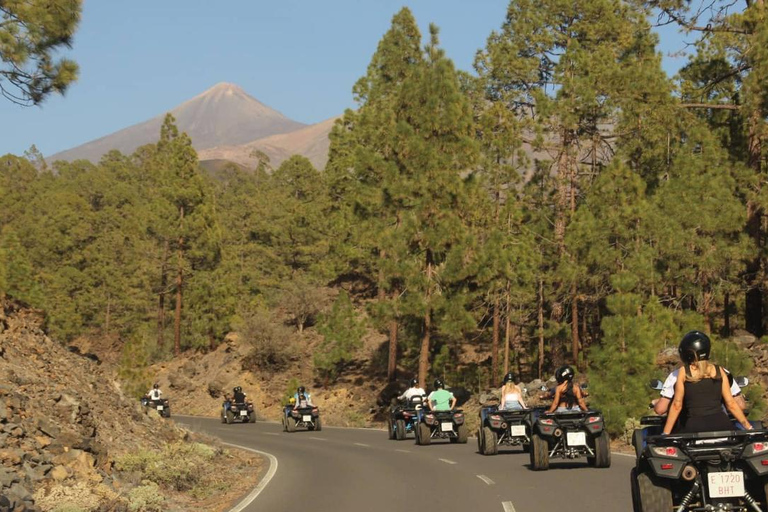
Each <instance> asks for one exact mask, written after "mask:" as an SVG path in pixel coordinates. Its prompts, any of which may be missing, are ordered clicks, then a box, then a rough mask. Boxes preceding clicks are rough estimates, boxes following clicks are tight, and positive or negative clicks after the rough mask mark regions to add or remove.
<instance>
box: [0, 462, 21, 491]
mask: <svg viewBox="0 0 768 512" xmlns="http://www.w3.org/2000/svg"><path fill="white" fill-rule="evenodd" d="M18 481H19V475H17V474H16V472H15V471H14V470H12V469H11V468H6V467H5V466H0V489H2V488H3V487H10V486H11V485H12V484H14V483H16V482H18Z"/></svg>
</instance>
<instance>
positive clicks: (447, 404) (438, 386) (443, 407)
mask: <svg viewBox="0 0 768 512" xmlns="http://www.w3.org/2000/svg"><path fill="white" fill-rule="evenodd" d="M455 405H456V397H455V396H453V393H451V392H450V391H448V390H446V389H445V384H444V383H443V381H442V380H440V379H435V390H434V391H432V392H431V393H430V394H429V397H427V406H428V407H429V410H430V411H450V410H452V409H453V408H454V406H455Z"/></svg>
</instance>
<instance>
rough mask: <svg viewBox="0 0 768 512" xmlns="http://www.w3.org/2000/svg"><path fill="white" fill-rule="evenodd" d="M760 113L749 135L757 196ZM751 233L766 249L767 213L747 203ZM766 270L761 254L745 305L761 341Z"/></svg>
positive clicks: (753, 264)
mask: <svg viewBox="0 0 768 512" xmlns="http://www.w3.org/2000/svg"><path fill="white" fill-rule="evenodd" d="M760 122H761V119H760V112H759V110H757V109H756V110H755V111H754V112H753V113H752V115H751V116H750V119H749V134H748V137H749V139H748V143H747V144H748V151H749V157H748V163H747V164H748V166H749V168H750V169H752V172H753V173H754V174H755V176H756V177H757V178H758V179H757V184H758V185H757V187H758V189H757V193H758V194H760V192H761V184H762V180H763V176H762V165H761V159H762V141H761V139H760ZM747 233H749V236H750V237H751V238H752V240H753V241H754V242H755V246H756V247H758V248H762V247H763V238H764V237H763V211H762V209H761V208H760V206H759V205H757V204H756V203H755V202H753V201H748V202H747ZM762 267H763V261H762V258H761V257H760V255H759V254H758V255H757V256H755V258H754V259H753V260H752V261H750V262H749V263H747V270H746V276H745V277H746V281H747V287H748V288H747V296H746V305H745V311H744V314H745V320H746V328H747V331H749V332H751V333H752V334H754V335H755V336H757V337H758V338H759V337H761V336H762V335H763V334H764V333H765V330H764V326H763V321H764V319H763V316H764V306H763V283H761V282H760V279H759V276H760V273H761V272H760V271H761V270H762Z"/></svg>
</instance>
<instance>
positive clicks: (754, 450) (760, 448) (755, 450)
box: [752, 443, 768, 454]
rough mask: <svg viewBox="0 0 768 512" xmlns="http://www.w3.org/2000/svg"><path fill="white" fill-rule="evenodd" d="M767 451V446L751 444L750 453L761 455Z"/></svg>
mask: <svg viewBox="0 0 768 512" xmlns="http://www.w3.org/2000/svg"><path fill="white" fill-rule="evenodd" d="M764 451H768V444H765V443H752V453H753V454H755V453H762V452H764Z"/></svg>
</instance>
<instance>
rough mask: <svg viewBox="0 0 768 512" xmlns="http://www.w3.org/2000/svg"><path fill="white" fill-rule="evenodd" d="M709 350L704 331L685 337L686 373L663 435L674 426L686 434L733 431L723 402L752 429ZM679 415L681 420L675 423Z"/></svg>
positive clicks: (682, 352)
mask: <svg viewBox="0 0 768 512" xmlns="http://www.w3.org/2000/svg"><path fill="white" fill-rule="evenodd" d="M710 351H711V342H710V340H709V337H708V336H707V335H706V334H704V333H703V332H700V331H691V332H689V333H688V334H686V335H685V336H683V339H682V341H681V342H680V347H679V348H678V352H679V354H680V360H681V361H682V363H683V365H682V366H681V367H680V369H681V370H683V371H684V372H685V373H681V374H680V375H682V378H678V379H677V382H675V395H674V398H673V399H672V405H671V406H670V408H669V414H668V415H667V422H666V424H665V425H664V434H669V433H671V432H672V430H673V428H674V429H675V430H677V431H678V432H685V433H695V432H712V431H719V430H733V424H732V423H731V421H730V420H729V419H728V415H727V414H726V413H725V411H723V408H722V405H723V404H725V407H726V408H727V409H728V411H730V412H731V414H733V415H734V417H735V418H736V419H737V420H738V421H739V423H741V425H742V426H743V427H744V428H745V429H747V430H752V425H751V424H750V423H749V422H748V421H747V418H746V417H745V416H744V412H743V411H742V410H741V407H739V406H738V405H737V403H736V400H735V399H734V398H733V395H732V394H731V390H730V388H729V385H728V375H727V374H726V373H725V370H723V368H721V367H720V366H718V365H715V364H711V363H710V362H709V355H710ZM681 413H683V414H682V415H681ZM678 418H680V420H681V421H680V425H677V426H676V423H677V420H678Z"/></svg>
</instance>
